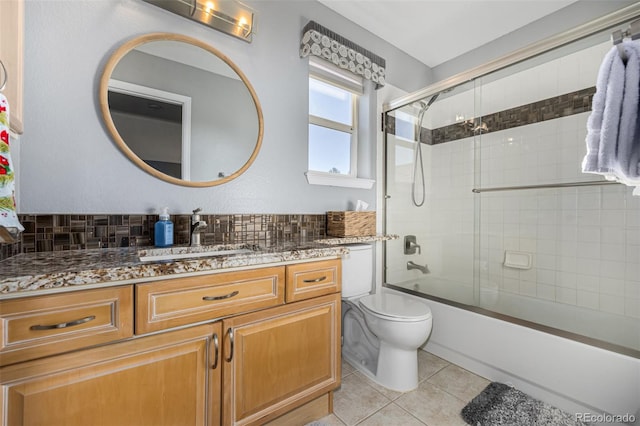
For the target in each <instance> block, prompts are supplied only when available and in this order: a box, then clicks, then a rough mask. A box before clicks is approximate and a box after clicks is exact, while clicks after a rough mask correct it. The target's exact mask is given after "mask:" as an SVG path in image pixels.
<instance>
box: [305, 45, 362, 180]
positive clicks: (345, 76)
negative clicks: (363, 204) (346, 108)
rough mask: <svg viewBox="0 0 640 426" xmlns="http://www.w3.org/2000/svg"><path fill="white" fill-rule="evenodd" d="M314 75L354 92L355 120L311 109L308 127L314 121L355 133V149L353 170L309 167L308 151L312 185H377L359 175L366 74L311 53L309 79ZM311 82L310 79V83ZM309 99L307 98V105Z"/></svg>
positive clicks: (314, 123) (353, 152) (353, 113)
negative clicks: (335, 118) (334, 117)
mask: <svg viewBox="0 0 640 426" xmlns="http://www.w3.org/2000/svg"><path fill="white" fill-rule="evenodd" d="M311 79H315V80H318V81H320V82H323V83H326V84H329V85H331V86H334V87H336V88H338V89H341V90H344V91H347V92H349V93H351V109H352V121H351V126H349V125H346V124H344V123H340V122H334V121H333V120H329V119H325V118H323V117H319V116H315V115H312V114H311V113H310V112H309V113H308V117H309V119H308V123H307V129H308V128H309V126H310V125H312V124H313V125H317V126H321V127H325V128H329V129H333V130H337V131H341V132H345V133H350V134H351V150H350V159H349V163H350V169H349V173H348V174H347V173H331V172H324V171H320V170H311V169H309V154H308V151H307V172H306V173H305V175H306V177H307V182H308V183H309V184H312V185H329V186H339V187H348V188H362V189H370V188H372V187H373V184H374V183H375V180H372V179H363V178H359V177H357V176H358V149H359V144H360V142H361V141H360V140H359V133H360V132H359V128H360V126H361V124H362V123H361V122H360V120H359V119H360V115H359V114H360V103H361V102H362V98H363V95H364V94H365V85H364V81H363V79H362V77H360V76H357V75H355V74H353V73H351V72H350V71H348V70H343V69H341V68H339V67H337V66H335V65H333V64H332V63H330V62H327V61H324V60H323V59H319V58H316V57H314V56H310V57H309V76H308V79H307V82H310V80H311ZM308 84H309V83H308ZM308 105H309V103H308V102H307V106H308ZM307 135H308V132H307ZM309 144H310V140H309V138H308V136H307V150H308V149H309Z"/></svg>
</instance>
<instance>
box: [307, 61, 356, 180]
mask: <svg viewBox="0 0 640 426" xmlns="http://www.w3.org/2000/svg"><path fill="white" fill-rule="evenodd" d="M312 79H313V80H316V81H319V82H321V83H324V84H327V85H329V86H332V87H334V88H336V89H340V90H342V91H343V92H347V93H348V94H349V96H350V97H351V124H344V123H341V122H339V121H333V120H330V119H328V118H324V117H320V116H317V115H313V114H311V113H309V125H312V124H313V125H315V126H320V127H324V128H327V129H331V130H336V131H338V132H342V133H348V134H349V140H350V142H349V148H350V149H349V172H348V173H332V172H325V171H322V170H312V169H310V168H309V166H310V164H308V158H307V170H308V171H309V172H312V173H324V174H328V175H340V176H346V177H356V176H357V174H358V103H359V96H360V94H359V93H355V92H354V91H353V90H351V89H348V88H345V87H344V86H343V85H341V84H339V83H336V82H335V81H330V80H329V79H328V78H323V77H322V76H318V75H317V74H314V73H312V72H311V73H309V80H312ZM310 142H311V141H310V140H309V141H308V143H310Z"/></svg>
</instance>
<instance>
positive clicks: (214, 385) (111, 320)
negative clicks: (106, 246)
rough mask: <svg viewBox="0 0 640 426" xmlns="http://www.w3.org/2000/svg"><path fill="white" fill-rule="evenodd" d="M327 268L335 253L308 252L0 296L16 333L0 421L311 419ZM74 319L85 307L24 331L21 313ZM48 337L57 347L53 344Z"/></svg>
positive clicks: (324, 361)
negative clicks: (265, 262) (168, 275)
mask: <svg viewBox="0 0 640 426" xmlns="http://www.w3.org/2000/svg"><path fill="white" fill-rule="evenodd" d="M339 271H340V259H334V260H328V261H327V260H321V261H315V262H304V263H298V264H293V265H287V266H276V267H265V268H255V269H251V270H246V271H233V272H222V273H218V274H209V275H202V276H197V277H188V278H176V279H174V280H159V281H157V282H151V283H143V284H135V285H133V286H131V285H129V286H121V287H109V288H104V289H97V290H83V291H77V292H71V293H61V294H54V295H48V296H39V297H34V298H25V299H14V300H7V301H2V304H0V308H2V309H1V310H0V314H1V319H2V321H1V322H0V324H2V327H3V328H2V335H3V336H7V335H8V336H17V337H16V338H15V339H14V340H15V341H10V342H9V343H10V345H9V346H11V345H13V346H14V347H13V348H10V349H16V348H17V349H18V351H11V350H6V347H7V345H6V344H5V348H3V350H6V351H7V352H6V353H5V354H3V353H2V351H0V357H3V358H0V359H2V360H3V361H4V360H9V361H10V362H6V365H5V366H3V367H1V368H0V385H1V398H2V399H1V401H0V423H1V425H2V426H7V425H10V426H20V425H25V426H26V425H28V426H35V425H47V426H54V425H64V426H74V425H82V426H85V425H104V426H126V425H131V426H145V425H149V426H161V425H172V426H173V425H180V426H188V425H199V426H200V425H207V426H218V425H220V424H222V425H224V426H230V425H264V424H266V423H269V424H270V425H271V424H273V425H282V424H298V422H300V421H302V422H303V423H302V424H304V423H307V422H310V421H312V420H315V419H317V418H318V417H322V416H323V415H326V414H328V412H329V410H330V407H331V401H332V399H331V391H333V390H334V389H335V388H336V387H337V386H338V385H339V384H340V318H341V316H340V293H339V290H340V273H339ZM305 280H306V281H305ZM287 286H293V288H295V289H297V290H295V291H289V290H287ZM133 287H135V289H134V288H133ZM289 293H291V295H293V296H292V297H291V300H290V302H287V303H285V294H289ZM134 294H135V297H133V295H134ZM231 295H233V296H231ZM203 298H205V299H209V300H203ZM233 301H235V303H234V302H233ZM134 302H135V303H134ZM134 312H135V332H136V334H135V335H133V334H132V331H133V322H134V319H133V313H134ZM76 317H77V318H85V319H86V318H89V317H94V318H92V319H91V320H89V321H86V322H82V323H80V324H75V323H74V324H73V326H72V327H66V326H65V327H62V328H61V329H57V328H51V329H48V330H46V332H45V335H39V336H31V334H30V333H32V332H34V330H30V327H31V325H32V324H35V323H37V324H40V323H42V324H45V325H46V324H55V323H66V322H74V320H73V318H76ZM34 321H35V322H34ZM207 321H209V322H207ZM115 323H118V324H120V323H121V326H120V327H114V324H115ZM92 324H93V325H92ZM74 328H75V329H74ZM7 330H8V332H7ZM123 330H124V331H123ZM123 332H124V334H122V333H123ZM117 333H120V334H117ZM57 340H58V341H59V342H62V343H63V344H65V345H67V344H68V345H71V346H69V347H68V348H67V350H66V351H63V350H62V349H61V348H62V346H61V345H57V346H56V344H55V342H56V341H57ZM16 345H17V346H16ZM18 346H19V347H18ZM55 348H58V349H57V350H56V349H55ZM33 351H35V352H33ZM62 352H65V353H62ZM12 353H13V354H12ZM8 356H10V357H11V358H7V357H8ZM34 358H38V359H34ZM309 407H310V408H309ZM292 410H294V411H292ZM292 415H293V416H292ZM292 417H295V418H296V420H295V421H293V422H292V421H291V418H292ZM300 419H303V420H300Z"/></svg>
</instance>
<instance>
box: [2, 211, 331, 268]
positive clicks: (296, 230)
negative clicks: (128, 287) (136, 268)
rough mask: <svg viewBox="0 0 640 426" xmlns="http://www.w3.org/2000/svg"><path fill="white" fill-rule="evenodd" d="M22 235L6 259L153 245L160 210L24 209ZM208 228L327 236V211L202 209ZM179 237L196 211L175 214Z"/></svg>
mask: <svg viewBox="0 0 640 426" xmlns="http://www.w3.org/2000/svg"><path fill="white" fill-rule="evenodd" d="M19 218H20V221H21V223H22V225H23V226H24V227H25V231H24V232H23V233H22V234H21V241H20V242H18V243H15V244H2V245H0V260H2V259H6V258H9V257H11V256H14V255H16V254H19V253H33V252H46V251H61V250H82V249H95V248H112V247H127V246H139V247H143V246H152V245H153V244H154V241H153V227H154V225H155V223H156V221H157V220H158V216H157V215H128V214H123V215H99V214H96V215H76V214H37V215H35V214H34V215H31V214H22V215H19ZM200 218H201V220H204V221H205V222H207V229H206V230H204V231H203V232H202V233H201V234H200V235H201V243H202V244H203V245H211V244H223V243H224V244H230V243H248V244H258V245H260V244H263V245H270V244H274V243H278V242H286V241H297V240H299V239H301V238H309V239H318V238H322V237H325V236H326V215H324V214H235V215H207V214H201V215H200ZM171 220H172V221H173V223H174V243H175V244H188V243H189V232H190V226H191V216H190V215H186V214H185V215H172V216H171Z"/></svg>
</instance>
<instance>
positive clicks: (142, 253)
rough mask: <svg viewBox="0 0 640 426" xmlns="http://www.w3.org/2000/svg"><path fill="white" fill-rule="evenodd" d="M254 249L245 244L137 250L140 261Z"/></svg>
mask: <svg viewBox="0 0 640 426" xmlns="http://www.w3.org/2000/svg"><path fill="white" fill-rule="evenodd" d="M253 252H254V250H253V249H252V248H250V246H248V245H245V244H236V245H234V244H231V245H215V246H199V247H167V248H151V249H144V250H138V257H139V258H140V261H141V262H152V261H158V260H174V259H189V258H196V257H216V256H230V255H234V254H247V253H253Z"/></svg>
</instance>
